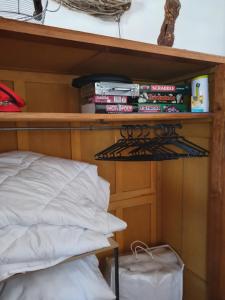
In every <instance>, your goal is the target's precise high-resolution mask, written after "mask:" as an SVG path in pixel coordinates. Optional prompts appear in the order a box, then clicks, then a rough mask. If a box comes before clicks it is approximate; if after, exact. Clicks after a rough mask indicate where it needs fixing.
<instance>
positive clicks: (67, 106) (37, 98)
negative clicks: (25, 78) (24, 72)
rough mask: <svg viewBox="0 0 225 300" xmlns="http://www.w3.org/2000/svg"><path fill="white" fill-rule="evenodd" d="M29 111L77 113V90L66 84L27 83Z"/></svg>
mask: <svg viewBox="0 0 225 300" xmlns="http://www.w3.org/2000/svg"><path fill="white" fill-rule="evenodd" d="M25 88H26V99H27V107H28V108H27V111H32V112H65V113H66V112H77V111H79V110H78V107H79V102H78V99H77V90H76V89H74V88H72V87H70V86H69V85H68V84H66V83H60V82H56V83H42V82H25Z"/></svg>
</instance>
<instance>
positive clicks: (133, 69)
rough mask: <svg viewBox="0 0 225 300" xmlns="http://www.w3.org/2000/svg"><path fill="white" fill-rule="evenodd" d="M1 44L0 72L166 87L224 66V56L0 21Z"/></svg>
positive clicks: (19, 22)
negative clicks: (108, 78)
mask: <svg viewBox="0 0 225 300" xmlns="http://www.w3.org/2000/svg"><path fill="white" fill-rule="evenodd" d="M0 44H1V47H0V55H1V57H4V59H2V60H1V62H0V68H1V69H8V70H9V69H13V70H24V71H34V72H51V73H61V74H62V73H64V74H73V75H74V74H76V75H83V74H90V73H115V74H124V75H127V76H129V77H131V78H134V79H140V80H158V81H159V80H164V81H165V80H171V79H172V78H176V77H179V76H184V75H187V74H190V76H191V75H192V76H194V74H195V73H199V72H201V73H202V72H205V70H206V69H207V70H208V69H209V68H212V67H214V66H216V65H217V64H220V63H225V57H222V56H216V55H210V54H203V53H198V52H193V51H187V50H181V49H175V48H170V47H162V46H157V45H152V44H148V43H141V42H135V41H130V40H125V39H119V38H112V37H107V36H101V35H96V34H90V33H85V32H78V31H73V30H68V29H61V28H56V27H50V26H45V25H37V24H31V23H25V22H21V21H13V20H7V19H1V20H0ZM102 62H104V63H102Z"/></svg>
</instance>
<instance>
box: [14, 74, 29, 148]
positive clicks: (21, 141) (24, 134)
mask: <svg viewBox="0 0 225 300" xmlns="http://www.w3.org/2000/svg"><path fill="white" fill-rule="evenodd" d="M14 90H15V92H16V93H17V94H18V95H20V97H22V98H23V99H24V100H25V101H26V105H25V107H23V111H27V106H28V100H27V99H26V83H25V81H24V80H19V79H17V80H15V81H14ZM26 125H27V124H26V123H24V122H18V123H17V127H26ZM17 143H18V150H27V151H28V150H29V133H28V131H17Z"/></svg>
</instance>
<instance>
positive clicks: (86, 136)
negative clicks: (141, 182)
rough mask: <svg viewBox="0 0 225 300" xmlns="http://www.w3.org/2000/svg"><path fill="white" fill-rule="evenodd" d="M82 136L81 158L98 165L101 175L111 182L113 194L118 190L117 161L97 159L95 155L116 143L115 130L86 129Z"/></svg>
mask: <svg viewBox="0 0 225 300" xmlns="http://www.w3.org/2000/svg"><path fill="white" fill-rule="evenodd" d="M80 136H81V160H82V161H86V162H89V163H92V164H96V165H97V166H98V171H99V174H100V176H102V177H103V178H105V179H106V180H108V181H109V182H110V190H111V194H114V193H115V192H116V168H115V162H105V161H100V160H99V161H97V160H95V158H94V156H95V154H96V153H97V152H99V151H101V150H103V149H104V148H106V147H108V146H110V145H111V144H113V143H114V132H113V131H101V130H100V131H84V132H81V133H80Z"/></svg>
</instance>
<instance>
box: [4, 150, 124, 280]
mask: <svg viewBox="0 0 225 300" xmlns="http://www.w3.org/2000/svg"><path fill="white" fill-rule="evenodd" d="M108 203H109V184H108V182H106V181H105V180H103V179H102V178H100V177H99V176H98V174H97V167H96V166H94V165H90V164H87V163H82V162H75V161H71V160H66V159H60V158H55V157H49V156H46V155H42V154H37V153H32V152H17V151H13V152H8V153H4V154H0V280H3V279H5V278H7V277H9V276H11V275H13V274H15V273H20V272H26V271H31V270H37V269H43V268H46V267H48V266H52V265H55V264H57V263H58V262H60V261H62V260H64V259H65V258H67V257H70V256H73V255H77V254H81V253H84V252H88V251H92V250H95V249H99V248H102V247H106V246H109V243H108V240H107V236H108V235H109V234H111V233H112V232H115V231H118V230H123V229H125V227H126V224H125V223H124V222H123V221H121V220H119V219H118V218H116V217H114V216H113V215H111V214H109V213H107V208H108Z"/></svg>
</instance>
